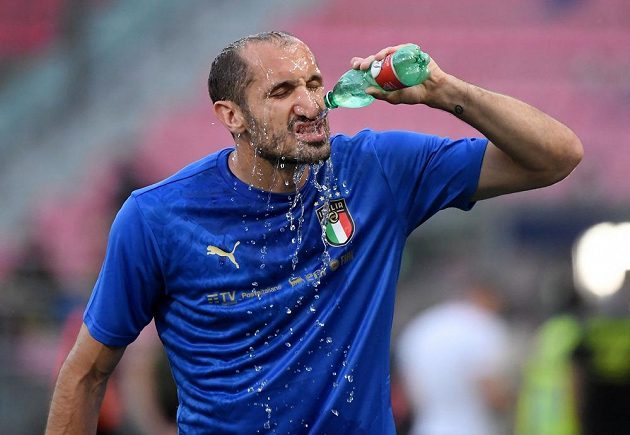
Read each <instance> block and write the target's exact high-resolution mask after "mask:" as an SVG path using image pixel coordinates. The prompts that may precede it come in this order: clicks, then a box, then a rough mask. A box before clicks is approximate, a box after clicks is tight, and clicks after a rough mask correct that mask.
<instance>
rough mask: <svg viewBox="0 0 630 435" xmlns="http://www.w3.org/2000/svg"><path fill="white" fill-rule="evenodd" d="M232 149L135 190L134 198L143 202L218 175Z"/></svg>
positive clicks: (191, 164)
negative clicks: (220, 164) (222, 161)
mask: <svg viewBox="0 0 630 435" xmlns="http://www.w3.org/2000/svg"><path fill="white" fill-rule="evenodd" d="M231 150H232V148H225V149H222V150H220V151H217V152H216V153H213V154H209V155H207V156H205V157H203V158H201V159H199V160H197V161H196V162H192V163H190V164H188V165H187V166H185V167H184V168H182V169H180V170H179V171H177V172H176V173H174V174H173V175H171V176H169V177H167V178H165V179H163V180H161V181H158V182H156V183H153V184H151V185H149V186H146V187H143V188H140V189H137V190H134V191H133V192H132V193H131V196H132V197H135V198H136V199H139V198H142V199H143V200H144V199H146V198H147V197H151V196H163V195H167V194H169V193H171V192H172V191H176V190H180V189H182V188H188V187H189V186H190V185H191V184H195V183H198V182H200V181H201V180H202V179H205V177H212V176H216V175H218V172H219V171H218V166H219V163H220V161H221V160H222V158H225V156H226V155H227V154H229V152H230V151H231Z"/></svg>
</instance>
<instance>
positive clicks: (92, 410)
mask: <svg viewBox="0 0 630 435" xmlns="http://www.w3.org/2000/svg"><path fill="white" fill-rule="evenodd" d="M124 351H125V348H124V347H109V346H106V345H104V344H102V343H100V342H98V341H96V340H95V339H94V338H92V336H91V335H90V333H89V332H88V329H87V328H86V326H85V325H83V326H82V327H81V330H80V331H79V335H78V337H77V341H76V343H75V345H74V347H73V348H72V350H71V351H70V354H69V355H68V358H67V359H66V361H65V362H64V364H63V366H62V367H61V370H60V372H59V377H58V379H57V384H56V385H55V391H54V393H53V397H52V403H51V406H50V413H49V415H48V423H47V426H46V435H57V434H64V435H72V434H90V433H91V434H94V433H96V425H97V423H98V414H99V410H100V407H101V402H102V400H103V395H104V394H105V387H106V386H107V380H108V379H109V376H110V375H111V373H112V372H113V371H114V368H115V367H116V365H117V364H118V362H119V361H120V358H121V357H122V355H123V353H124Z"/></svg>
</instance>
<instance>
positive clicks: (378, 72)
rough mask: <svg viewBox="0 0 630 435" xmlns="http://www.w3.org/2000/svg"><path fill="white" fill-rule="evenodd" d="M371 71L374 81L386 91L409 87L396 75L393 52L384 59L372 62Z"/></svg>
mask: <svg viewBox="0 0 630 435" xmlns="http://www.w3.org/2000/svg"><path fill="white" fill-rule="evenodd" d="M370 73H371V74H372V77H373V78H374V81H376V83H378V85H379V86H380V87H381V88H383V89H385V90H386V91H395V90H398V89H402V88H406V87H407V86H405V85H403V84H402V83H401V81H400V80H399V79H398V76H397V75H396V71H395V70H394V65H393V64H392V55H391V54H388V55H387V57H385V59H383V60H377V61H374V62H372V66H371V68H370Z"/></svg>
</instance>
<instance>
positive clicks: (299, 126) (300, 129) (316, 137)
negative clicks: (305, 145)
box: [293, 117, 328, 142]
mask: <svg viewBox="0 0 630 435" xmlns="http://www.w3.org/2000/svg"><path fill="white" fill-rule="evenodd" d="M293 132H294V133H295V137H296V138H297V140H299V141H300V142H322V141H324V140H326V138H327V135H328V132H327V128H326V118H325V117H320V118H317V119H315V120H312V121H299V122H296V123H295V124H294V126H293Z"/></svg>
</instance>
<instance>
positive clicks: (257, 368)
mask: <svg viewBox="0 0 630 435" xmlns="http://www.w3.org/2000/svg"><path fill="white" fill-rule="evenodd" d="M254 370H256V371H257V372H259V371H261V370H262V366H254Z"/></svg>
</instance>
